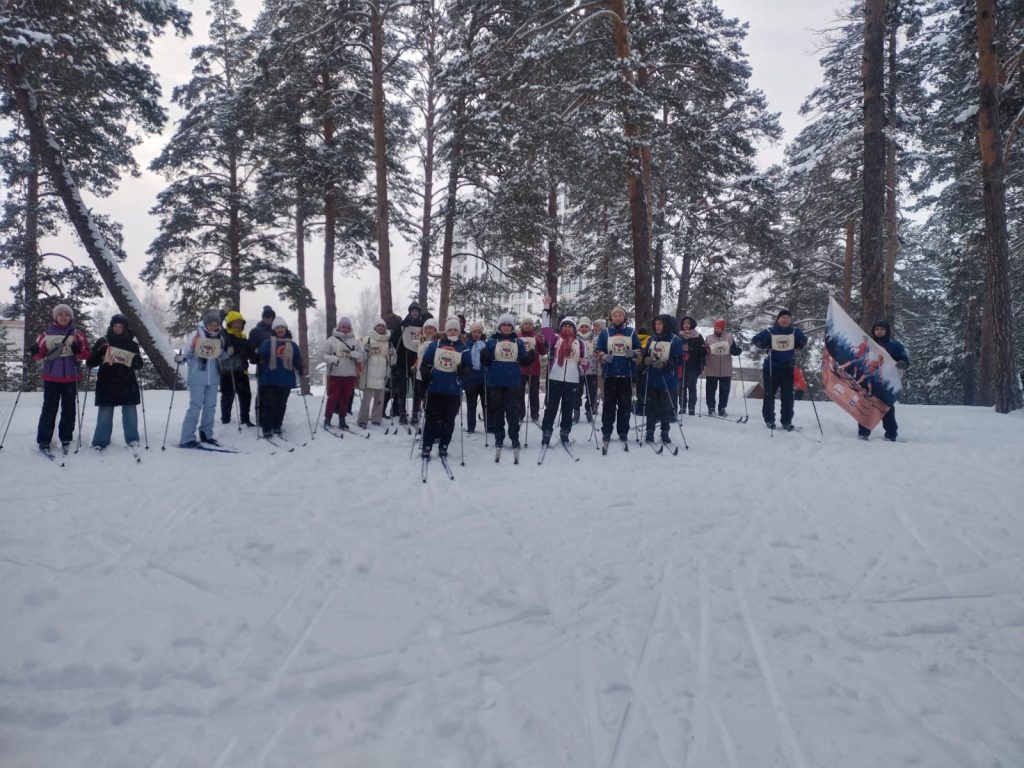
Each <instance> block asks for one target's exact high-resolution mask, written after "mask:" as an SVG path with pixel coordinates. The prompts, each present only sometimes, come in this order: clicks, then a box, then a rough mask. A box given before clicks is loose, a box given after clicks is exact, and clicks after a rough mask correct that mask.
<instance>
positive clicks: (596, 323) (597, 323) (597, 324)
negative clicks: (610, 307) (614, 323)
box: [594, 317, 608, 329]
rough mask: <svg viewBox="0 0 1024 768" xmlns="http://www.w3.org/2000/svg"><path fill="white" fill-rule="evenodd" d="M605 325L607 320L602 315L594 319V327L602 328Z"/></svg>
mask: <svg viewBox="0 0 1024 768" xmlns="http://www.w3.org/2000/svg"><path fill="white" fill-rule="evenodd" d="M606 325H608V321H607V320H605V319H604V318H603V317H599V318H597V320H595V321H594V328H598V329H603V328H604V327H605V326H606Z"/></svg>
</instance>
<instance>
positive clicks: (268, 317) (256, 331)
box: [249, 304, 291, 423]
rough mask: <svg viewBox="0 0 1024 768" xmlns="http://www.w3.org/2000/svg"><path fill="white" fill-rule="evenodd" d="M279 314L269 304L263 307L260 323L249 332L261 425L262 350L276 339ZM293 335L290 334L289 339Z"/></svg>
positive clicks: (258, 414) (250, 354)
mask: <svg viewBox="0 0 1024 768" xmlns="http://www.w3.org/2000/svg"><path fill="white" fill-rule="evenodd" d="M275 317H277V313H276V312H274V308H273V307H271V306H270V305H269V304H267V305H265V306H264V307H263V312H262V314H261V315H260V321H259V322H258V323H256V325H254V326H253V328H252V330H251V331H249V362H250V363H252V364H253V365H255V366H256V422H257V423H260V401H261V400H262V399H263V392H262V391H261V390H260V381H261V380H262V378H263V377H262V376H261V375H260V374H261V371H260V348H261V347H262V346H263V342H264V341H266V340H267V339H272V338H273V337H274V329H273V324H274V318H275ZM290 337H291V334H288V338H290Z"/></svg>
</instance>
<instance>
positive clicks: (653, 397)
mask: <svg viewBox="0 0 1024 768" xmlns="http://www.w3.org/2000/svg"><path fill="white" fill-rule="evenodd" d="M659 424H661V436H662V437H668V431H669V427H670V426H671V424H672V396H671V395H670V394H669V391H668V390H667V389H651V390H648V391H647V430H646V431H647V435H646V437H647V439H648V440H653V439H654V430H655V429H657V427H658V425H659Z"/></svg>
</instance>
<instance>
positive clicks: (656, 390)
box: [640, 315, 683, 445]
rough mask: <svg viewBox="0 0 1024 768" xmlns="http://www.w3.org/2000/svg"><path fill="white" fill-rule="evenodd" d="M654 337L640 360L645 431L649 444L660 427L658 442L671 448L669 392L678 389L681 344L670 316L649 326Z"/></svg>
mask: <svg viewBox="0 0 1024 768" xmlns="http://www.w3.org/2000/svg"><path fill="white" fill-rule="evenodd" d="M651 326H652V327H653V328H654V333H653V334H651V336H650V338H648V340H647V344H645V345H644V351H643V356H642V357H641V358H640V360H641V362H642V364H643V365H644V366H645V367H646V368H647V369H648V371H647V384H646V386H647V422H646V425H647V429H646V430H645V431H646V435H645V437H646V439H647V442H648V443H652V444H653V443H654V430H655V429H656V428H657V426H658V424H659V423H660V424H661V442H662V444H663V445H672V438H671V437H670V436H669V428H670V426H671V424H672V396H671V394H670V393H671V392H672V391H673V390H675V389H677V388H678V383H677V381H676V367H677V366H678V365H679V362H680V361H681V360H682V359H683V340H682V339H681V338H680V337H679V336H678V335H677V334H675V333H673V332H672V329H673V328H674V327H675V318H674V317H673V316H672V315H658V316H657V317H656V318H654V322H653V323H651Z"/></svg>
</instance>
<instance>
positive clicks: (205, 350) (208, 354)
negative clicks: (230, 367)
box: [196, 338, 221, 360]
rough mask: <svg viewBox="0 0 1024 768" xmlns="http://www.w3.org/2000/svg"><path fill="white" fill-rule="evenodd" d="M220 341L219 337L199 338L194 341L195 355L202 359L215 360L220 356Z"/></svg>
mask: <svg viewBox="0 0 1024 768" xmlns="http://www.w3.org/2000/svg"><path fill="white" fill-rule="evenodd" d="M220 350H221V342H220V339H219V338H214V339H207V338H200V339H199V341H197V342H196V357H201V358H203V359H204V360H216V359H217V358H218V357H220Z"/></svg>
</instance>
